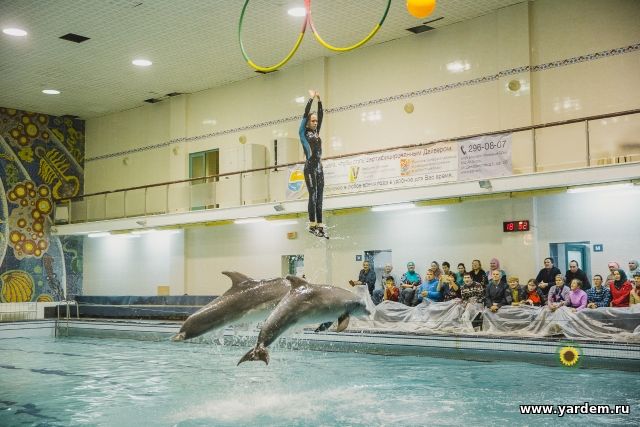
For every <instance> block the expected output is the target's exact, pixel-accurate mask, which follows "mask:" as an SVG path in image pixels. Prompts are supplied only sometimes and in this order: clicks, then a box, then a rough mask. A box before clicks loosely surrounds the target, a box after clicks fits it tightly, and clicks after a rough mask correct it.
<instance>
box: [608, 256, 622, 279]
mask: <svg viewBox="0 0 640 427" xmlns="http://www.w3.org/2000/svg"><path fill="white" fill-rule="evenodd" d="M607 267H609V275H608V276H607V283H609V282H611V281H613V273H614V272H615V271H616V270H618V269H619V268H620V264H618V263H617V262H615V261H611V262H610V263H609V264H607Z"/></svg>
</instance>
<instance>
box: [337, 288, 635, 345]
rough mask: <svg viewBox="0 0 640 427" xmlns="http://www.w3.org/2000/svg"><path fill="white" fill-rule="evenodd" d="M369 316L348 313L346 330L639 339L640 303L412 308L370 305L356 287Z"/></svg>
mask: <svg viewBox="0 0 640 427" xmlns="http://www.w3.org/2000/svg"><path fill="white" fill-rule="evenodd" d="M353 291H354V293H356V294H358V295H360V296H362V298H363V299H364V300H365V302H366V304H367V308H368V309H369V311H370V312H371V315H370V316H368V317H367V316H364V317H363V316H357V317H356V316H352V318H351V320H350V322H349V328H348V329H349V330H352V331H354V330H362V329H373V330H385V331H402V332H418V333H464V334H475V335H498V336H505V337H509V336H511V337H548V336H565V337H566V338H570V339H576V340H588V339H595V340H607V341H619V342H640V304H636V305H633V306H631V307H629V308H597V309H585V310H582V311H579V312H573V311H572V310H571V309H570V308H567V307H562V308H560V309H558V310H556V311H553V312H552V311H551V310H549V309H548V308H547V307H529V306H523V307H519V306H517V307H511V306H506V307H502V308H501V309H500V310H498V312H497V313H492V312H491V311H489V310H487V309H485V308H484V307H483V306H482V305H480V304H463V303H462V302H461V301H460V300H453V301H448V302H437V303H436V302H428V301H424V302H422V303H421V304H419V305H418V306H416V307H408V306H406V305H403V304H400V303H397V302H393V301H383V302H382V303H381V304H379V305H378V306H376V305H374V304H373V302H372V301H371V297H370V296H369V293H368V291H367V289H366V288H365V287H364V286H356V287H355V288H354V289H353ZM478 313H482V330H481V331H477V330H474V327H473V325H472V323H471V322H472V320H473V319H474V318H475V317H476V315H477V314H478Z"/></svg>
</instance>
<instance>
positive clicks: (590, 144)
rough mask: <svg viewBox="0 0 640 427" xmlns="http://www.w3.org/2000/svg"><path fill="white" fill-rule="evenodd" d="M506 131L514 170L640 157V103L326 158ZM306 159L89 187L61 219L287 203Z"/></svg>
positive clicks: (66, 205) (60, 208)
mask: <svg viewBox="0 0 640 427" xmlns="http://www.w3.org/2000/svg"><path fill="white" fill-rule="evenodd" d="M503 133H511V134H512V141H513V143H512V160H513V175H519V174H530V173H539V172H550V171H560V170H570V169H578V168H589V167H594V166H603V165H610V164H617V163H629V162H638V161H640V109H635V110H629V111H621V112H615V113H610V114H602V115H597V116H589V117H582V118H576V119H571V120H565V121H559V122H552V123H543V124H537V125H531V126H523V127H518V128H512V129H503V130H500V131H495V132H485V133H480V134H473V135H463V136H458V137H454V138H446V139H441V140H437V141H429V142H425V143H420V144H413V145H403V146H398V147H390V148H384V149H378V150H370V151H365V152H358V153H351V154H345V155H339V156H332V157H326V158H325V159H324V161H327V160H331V159H342V158H349V157H354V156H359V155H363V154H373V153H381V152H385V151H390V150H397V149H412V148H420V147H426V146H428V145H432V144H436V143H440V142H450V141H460V140H465V139H469V138H476V137H482V136H490V135H497V134H503ZM300 163H301V162H298V163H289V164H281V165H277V166H268V167H264V168H258V169H250V170H243V171H237V172H231V173H222V174H218V175H211V176H207V177H199V178H191V179H183V180H179V181H170V182H161V183H157V184H152V185H144V186H136V187H129V188H123V189H118V190H112V191H102V192H97V193H90V194H85V195H82V196H77V197H74V198H71V199H67V200H63V201H60V202H58V203H57V204H56V210H55V222H56V223H57V224H62V223H84V222H91V221H101V220H109V219H118V218H128V217H138V216H147V215H157V214H167V213H179V212H189V211H193V210H201V209H217V208H225V207H234V206H247V205H254V204H259V203H278V202H283V201H285V189H286V185H287V181H288V179H289V177H288V167H290V166H294V165H296V164H300ZM426 185H428V184H426Z"/></svg>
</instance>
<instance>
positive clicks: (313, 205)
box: [299, 90, 329, 239]
mask: <svg viewBox="0 0 640 427" xmlns="http://www.w3.org/2000/svg"><path fill="white" fill-rule="evenodd" d="M309 96H310V97H311V98H309V101H308V102H307V106H306V107H305V109H304V115H303V116H302V122H301V123H300V131H299V133H300V143H301V144H302V148H303V149H304V155H305V157H306V159H307V160H306V162H305V163H304V182H305V183H306V185H307V190H308V191H309V205H308V210H309V232H310V233H312V234H314V235H316V236H318V237H325V238H327V239H328V238H329V236H328V235H327V233H326V232H325V230H324V224H322V193H323V191H324V173H323V172H322V163H321V158H322V140H321V139H320V127H321V126H322V101H320V94H319V93H318V91H316V90H310V91H309ZM314 98H318V112H317V113H315V112H311V105H312V104H313V100H314Z"/></svg>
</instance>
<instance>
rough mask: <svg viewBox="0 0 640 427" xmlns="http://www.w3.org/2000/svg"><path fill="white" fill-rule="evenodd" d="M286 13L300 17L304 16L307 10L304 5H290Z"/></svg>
mask: <svg viewBox="0 0 640 427" xmlns="http://www.w3.org/2000/svg"><path fill="white" fill-rule="evenodd" d="M287 13H288V14H289V15H290V16H295V17H300V16H305V15H306V14H307V11H306V10H305V8H304V7H292V8H291V9H289V10H287Z"/></svg>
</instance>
